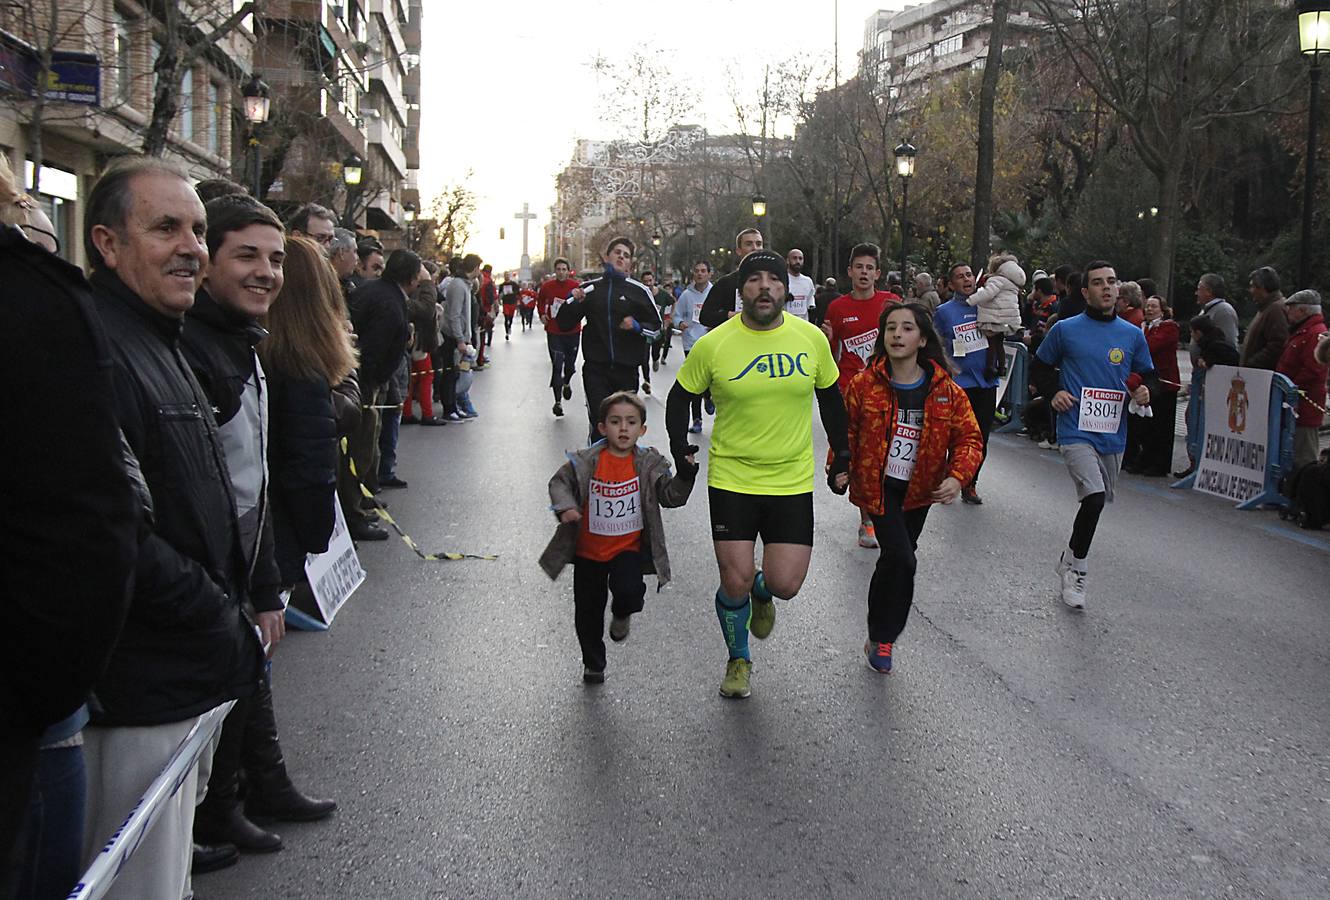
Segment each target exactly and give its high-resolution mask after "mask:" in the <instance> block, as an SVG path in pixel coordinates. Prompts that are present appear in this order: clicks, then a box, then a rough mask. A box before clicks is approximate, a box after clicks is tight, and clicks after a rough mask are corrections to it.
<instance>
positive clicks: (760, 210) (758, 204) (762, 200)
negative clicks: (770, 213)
mask: <svg viewBox="0 0 1330 900" xmlns="http://www.w3.org/2000/svg"><path fill="white" fill-rule="evenodd" d="M766 214H767V198H766V197H764V196H762V195H761V194H754V195H753V216H754V217H755V218H758V219H760V218H762V217H763V216H765V215H766Z"/></svg>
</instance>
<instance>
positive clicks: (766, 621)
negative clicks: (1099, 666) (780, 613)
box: [748, 596, 776, 641]
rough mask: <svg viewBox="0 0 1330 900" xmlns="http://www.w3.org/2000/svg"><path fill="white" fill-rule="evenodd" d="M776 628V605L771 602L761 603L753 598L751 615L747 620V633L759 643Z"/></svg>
mask: <svg viewBox="0 0 1330 900" xmlns="http://www.w3.org/2000/svg"><path fill="white" fill-rule="evenodd" d="M775 627H776V604H775V603H774V602H772V601H771V600H767V601H762V600H759V599H757V597H756V596H754V597H753V615H752V616H751V617H750V618H749V620H748V632H749V633H750V634H751V635H752V636H753V637H755V638H757V639H758V640H759V641H764V640H766V639H767V638H768V637H769V636H770V635H771V629H773V628H775Z"/></svg>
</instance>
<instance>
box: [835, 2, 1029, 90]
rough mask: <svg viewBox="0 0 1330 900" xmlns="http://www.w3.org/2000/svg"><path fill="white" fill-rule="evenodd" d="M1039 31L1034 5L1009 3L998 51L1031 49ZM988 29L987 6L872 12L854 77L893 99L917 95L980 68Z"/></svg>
mask: <svg viewBox="0 0 1330 900" xmlns="http://www.w3.org/2000/svg"><path fill="white" fill-rule="evenodd" d="M1044 26H1045V21H1044V19H1043V17H1042V16H1041V15H1039V13H1038V12H1037V9H1036V7H1035V4H1034V3H1032V2H1030V0H1015V2H1013V3H1012V6H1011V11H1010V13H1009V15H1008V18H1007V36H1006V40H1005V41H1004V46H1005V47H1007V48H1021V47H1029V46H1033V45H1037V44H1038V43H1040V41H1041V40H1042V38H1043V35H1044V34H1045V28H1044ZM992 30H993V9H992V4H991V3H985V2H981V0H933V2H931V3H920V4H917V5H914V6H907V7H905V9H903V10H888V9H883V10H878V11H877V12H875V13H873V15H871V16H869V17H868V19H867V21H866V22H865V24H864V46H863V50H862V51H861V52H860V54H859V62H860V72H861V74H862V75H864V76H865V77H868V78H871V79H873V80H875V81H876V82H877V84H878V85H879V87H880V88H881V89H882V90H884V91H886V92H889V93H891V94H892V95H893V96H895V95H897V94H900V93H902V92H908V91H912V90H920V91H923V90H926V89H927V87H928V86H929V85H931V84H936V83H938V82H939V80H941V81H945V80H946V78H948V77H949V76H952V75H954V74H956V73H958V72H964V71H968V70H970V69H982V68H983V67H984V61H985V60H986V59H987V58H988V44H989V36H990V35H991V34H992Z"/></svg>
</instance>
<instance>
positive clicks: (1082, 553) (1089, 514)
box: [879, 493, 1104, 559]
mask: <svg viewBox="0 0 1330 900" xmlns="http://www.w3.org/2000/svg"><path fill="white" fill-rule="evenodd" d="M1103 511H1104V495H1103V494H1102V493H1100V494H1091V495H1090V496H1088V497H1086V498H1085V499H1084V500H1082V501H1081V508H1080V509H1078V510H1077V511H1076V521H1075V522H1073V523H1072V526H1071V541H1070V544H1069V546H1070V547H1071V555H1072V556H1074V557H1076V558H1077V559H1085V558H1087V557H1088V556H1089V555H1090V544H1091V542H1092V541H1094V532H1095V529H1096V528H1098V527H1099V514H1100V513H1102V512H1103ZM879 540H881V538H879Z"/></svg>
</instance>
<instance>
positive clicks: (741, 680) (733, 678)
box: [720, 659, 753, 699]
mask: <svg viewBox="0 0 1330 900" xmlns="http://www.w3.org/2000/svg"><path fill="white" fill-rule="evenodd" d="M752 671H753V664H752V663H751V662H749V661H748V660H746V659H732V660H730V661H729V662H728V663H726V664H725V680H724V681H722V682H721V683H720V695H721V696H722V697H730V698H732V699H739V698H742V697H747V696H748V695H749V694H751V693H752V692H753V691H752V689H751V688H749V686H748V681H749V675H751V674H752Z"/></svg>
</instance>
